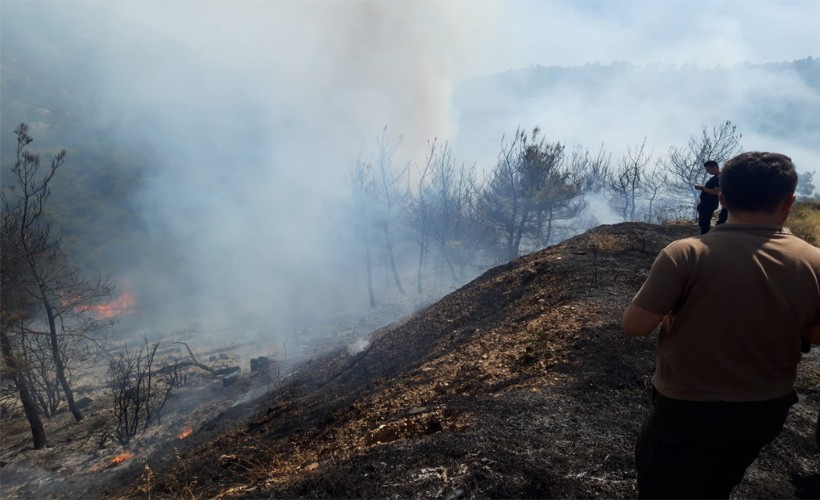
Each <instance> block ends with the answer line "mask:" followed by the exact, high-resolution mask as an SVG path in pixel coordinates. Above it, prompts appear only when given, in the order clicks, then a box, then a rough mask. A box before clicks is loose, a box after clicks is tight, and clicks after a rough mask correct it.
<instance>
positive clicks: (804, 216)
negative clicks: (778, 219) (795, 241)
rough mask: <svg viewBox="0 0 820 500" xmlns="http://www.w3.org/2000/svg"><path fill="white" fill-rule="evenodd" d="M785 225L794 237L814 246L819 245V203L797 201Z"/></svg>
mask: <svg viewBox="0 0 820 500" xmlns="http://www.w3.org/2000/svg"><path fill="white" fill-rule="evenodd" d="M786 225H787V226H788V228H789V229H790V230H791V232H792V233H794V235H795V236H797V237H798V238H801V239H803V240H805V241H807V242H809V243H811V244H812V245H814V246H818V244H820V201H814V200H806V201H798V202H797V203H795V204H794V206H793V207H792V211H791V213H790V214H789V219H788V220H787V221H786Z"/></svg>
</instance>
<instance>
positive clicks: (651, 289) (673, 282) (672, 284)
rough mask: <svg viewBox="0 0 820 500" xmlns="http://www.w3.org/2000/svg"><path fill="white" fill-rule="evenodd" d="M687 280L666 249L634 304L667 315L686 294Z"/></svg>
mask: <svg viewBox="0 0 820 500" xmlns="http://www.w3.org/2000/svg"><path fill="white" fill-rule="evenodd" d="M685 285H686V280H685V279H684V277H683V275H682V273H681V270H680V268H679V266H678V265H677V264H676V263H675V261H674V260H673V259H672V257H671V256H670V255H669V252H667V250H666V249H663V250H661V253H660V254H658V256H657V257H656V258H655V262H654V263H653V264H652V269H650V270H649V276H647V278H646V281H644V283H643V286H642V287H641V289H640V290H638V293H637V294H636V295H635V297H634V298H633V299H632V303H633V304H635V305H636V306H638V307H640V308H642V309H646V310H647V311H650V312H653V313H657V314H667V313H668V312H670V311H671V310H672V308H673V307H674V306H675V304H676V303H677V302H678V299H679V298H680V297H681V295H682V294H683V292H684V288H685Z"/></svg>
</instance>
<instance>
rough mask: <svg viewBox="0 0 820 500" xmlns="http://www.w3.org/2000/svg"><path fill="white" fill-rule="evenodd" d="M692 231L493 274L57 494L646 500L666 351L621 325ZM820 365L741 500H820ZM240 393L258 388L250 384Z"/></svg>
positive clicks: (596, 235) (573, 252) (571, 252)
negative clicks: (641, 434)
mask: <svg viewBox="0 0 820 500" xmlns="http://www.w3.org/2000/svg"><path fill="white" fill-rule="evenodd" d="M696 232H697V228H696V227H694V226H690V225H679V226H656V225H648V224H640V223H625V224H618V225H614V226H601V227H598V228H596V229H594V230H591V231H589V232H587V233H585V234H583V235H580V236H578V237H575V238H573V239H571V240H568V241H566V242H564V243H562V244H559V245H556V246H554V247H550V248H547V249H545V250H543V251H539V252H536V253H533V254H531V255H528V256H525V257H522V258H520V259H517V260H515V261H513V262H511V263H509V264H506V265H504V266H500V267H497V268H495V269H492V270H490V271H488V272H486V273H485V274H483V275H482V276H480V277H479V278H477V279H475V280H474V281H473V282H471V283H469V284H468V285H466V286H464V287H462V288H461V289H459V290H457V291H455V292H453V293H451V294H450V295H448V296H446V297H445V298H444V299H442V300H441V301H439V302H437V303H435V304H433V305H431V306H429V307H427V308H426V309H424V310H422V311H419V312H417V313H416V314H414V315H412V316H409V317H406V318H404V319H403V320H402V321H400V322H397V323H394V324H392V325H390V326H387V327H384V328H381V329H379V330H377V331H375V332H373V333H372V334H371V335H370V337H369V342H368V344H367V347H366V348H365V349H364V350H362V351H360V352H357V353H353V352H352V351H350V350H349V349H345V348H343V347H340V348H339V349H336V350H332V351H329V352H326V353H324V354H321V355H316V356H315V357H313V358H312V359H308V360H305V361H304V362H302V363H301V364H300V365H299V367H298V369H294V371H293V373H289V374H288V375H287V376H286V377H283V379H282V380H281V383H279V384H276V386H275V390H272V391H270V390H269V389H268V388H267V387H266V389H265V390H264V391H263V396H262V397H260V398H259V399H257V400H255V401H253V402H248V403H246V404H236V405H234V403H230V404H224V403H223V406H222V407H221V408H209V409H208V411H209V412H212V414H218V417H216V418H214V419H212V420H209V421H207V422H205V423H203V424H201V425H199V426H196V427H194V428H193V433H192V434H191V435H190V436H189V437H187V438H185V439H183V440H179V439H165V440H159V441H158V444H156V445H155V446H153V447H152V448H151V449H150V450H147V449H146V450H143V451H141V452H140V453H138V454H137V455H136V456H135V457H134V458H132V459H130V460H129V461H128V462H124V463H123V464H127V465H118V466H115V467H111V468H110V469H108V470H105V471H102V472H99V473H97V474H96V475H95V476H94V477H96V478H102V477H104V478H105V481H102V480H100V479H97V480H92V481H89V482H86V483H84V484H82V485H78V484H77V483H76V482H74V483H70V482H69V481H63V484H62V486H61V488H60V489H59V490H54V491H51V492H49V493H50V494H51V495H53V496H57V497H72V498H76V497H77V495H78V494H81V495H83V496H92V497H113V498H147V497H150V498H180V497H186V498H188V497H190V498H225V497H242V498H269V497H277V498H280V497H286V498H292V497H332V498H353V497H356V498H408V497H409V498H447V499H456V498H476V497H479V498H484V497H492V498H537V497H542V498H543V497H550V498H553V497H562V498H579V497H581V498H624V497H634V496H635V495H636V493H637V492H636V489H635V470H634V465H633V459H632V454H633V445H634V440H635V437H636V436H637V433H638V429H639V427H640V425H641V422H642V420H643V418H644V417H645V415H646V414H647V412H648V409H649V390H648V389H649V376H650V374H651V372H652V369H653V362H654V347H655V337H654V336H651V337H649V338H645V339H630V338H626V337H624V336H623V334H622V330H621V313H622V311H623V309H624V308H625V307H626V305H627V303H628V302H629V300H630V299H631V298H632V296H633V295H634V293H635V292H636V291H637V289H638V288H639V287H640V285H641V283H642V282H643V279H644V278H645V276H646V273H647V272H648V270H649V267H650V265H651V263H652V261H653V259H654V258H655V256H656V254H657V252H658V251H659V250H660V249H661V248H662V247H663V246H664V245H666V244H667V243H669V242H670V241H672V240H674V239H678V238H682V237H686V236H690V235H693V234H695V233H696ZM818 351H819V350H818V349H816V350H814V351H813V352H812V353H810V354H809V355H807V356H805V357H804V360H803V362H802V363H801V367H800V371H799V375H798V381H797V389H798V392H799V394H800V401H799V403H798V404H796V405H795V406H794V407H793V409H792V411H791V413H790V416H789V420H788V423H787V426H786V429H785V430H784V431H783V433H782V434H781V436H780V437H779V438H778V439H777V440H776V441H775V442H774V443H772V444H771V445H770V446H768V447H767V448H766V449H764V451H763V452H762V454H761V456H760V457H759V458H758V460H757V461H756V462H755V463H754V464H753V465H752V466H751V468H750V469H749V470H748V472H747V474H746V478H745V479H744V481H743V483H742V484H741V485H740V486H739V487H738V488H736V490H735V492H734V496H735V497H737V498H747V497H755V498H817V497H820V473H819V472H818V463H819V462H820V450H818V448H817V445H816V444H815V437H814V432H815V423H816V421H817V417H818V409H820V360H819V359H818V358H820V354H818ZM214 383H216V382H214ZM238 383H241V384H245V386H243V387H245V389H243V390H246V391H247V392H246V393H250V392H251V391H252V390H254V388H257V389H258V388H259V387H261V385H260V382H259V377H258V376H257V377H251V376H250V375H249V374H243V378H242V379H241V380H240V381H239V382H238ZM211 390H212V391H213V392H218V391H220V390H223V389H220V388H218V387H217V388H211ZM224 390H226V391H230V388H224ZM233 392H234V393H239V390H238V389H235V390H234V391H233ZM226 399H227V400H230V398H226ZM246 399H247V398H246ZM236 401H238V399H236V400H234V402H236ZM36 453H39V452H34V451H31V450H29V451H28V452H24V453H22V455H32V454H36ZM107 458H108V457H106V459H107ZM15 460H16V458H15ZM6 469H7V467H5V468H3V469H0V471H5V470H6ZM4 476H5V473H4ZM89 476H91V475H90V474H89ZM6 479H7V478H5V477H4V481H3V482H4V483H6V482H7V481H6ZM4 488H5V484H4ZM41 491H42V490H41ZM15 493H16V494H17V495H18V496H20V497H26V496H35V495H29V494H28V492H27V491H26V490H25V489H22V488H21V489H18V490H16V492H15Z"/></svg>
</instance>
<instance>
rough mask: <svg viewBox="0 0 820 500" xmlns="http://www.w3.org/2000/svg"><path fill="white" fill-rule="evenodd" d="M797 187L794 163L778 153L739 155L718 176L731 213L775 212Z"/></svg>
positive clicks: (752, 152) (753, 152)
mask: <svg viewBox="0 0 820 500" xmlns="http://www.w3.org/2000/svg"><path fill="white" fill-rule="evenodd" d="M796 187H797V172H795V170H794V163H792V159H791V158H789V157H788V156H786V155H782V154H779V153H763V152H759V151H750V152H747V153H741V154H739V155H737V156H735V157H734V158H732V159H731V160H729V161H727V162H726V164H725V165H724V166H723V170H722V171H721V173H720V192H721V193H722V194H723V198H724V199H725V201H726V205H727V208H728V209H729V211H730V212H731V211H732V210H737V211H740V212H768V213H771V212H774V211H775V209H776V208H777V205H779V204H780V202H781V201H783V200H784V199H786V198H787V197H788V196H791V195H792V194H794V190H795V188H796Z"/></svg>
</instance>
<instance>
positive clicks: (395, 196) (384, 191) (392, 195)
mask: <svg viewBox="0 0 820 500" xmlns="http://www.w3.org/2000/svg"><path fill="white" fill-rule="evenodd" d="M401 142H402V137H401V136H399V139H398V141H397V142H396V144H389V143H388V142H387V125H385V126H384V130H382V135H381V137H379V138H378V139H376V146H377V159H376V164H377V169H376V174H377V178H378V185H379V191H378V194H379V198H378V199H379V201H380V202H381V210H380V213H379V215H380V216H379V217H378V219H377V224H378V227H379V229H381V232H382V234H383V235H384V246H385V251H386V252H387V259H388V262H389V264H390V272H391V273H392V275H393V281H394V282H395V284H396V288H397V289H398V290H399V293H400V294H401V295H402V296H405V295H407V293H406V292H405V291H404V286H402V283H401V277H400V276H399V271H398V268H397V266H396V255H395V251H394V249H393V238H392V234H391V233H392V231H393V229H394V228H393V226H394V222H395V220H396V219H397V218H398V217H401V213H400V211H401V210H403V208H404V206H405V202H406V200H407V195H406V192H405V191H403V190H402V186H403V185H404V184H403V182H402V181H403V180H404V179H405V178H406V176H407V167H403V168H396V166H395V165H394V164H393V154H394V153H395V152H396V150H397V149H398V147H399V145H401Z"/></svg>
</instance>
